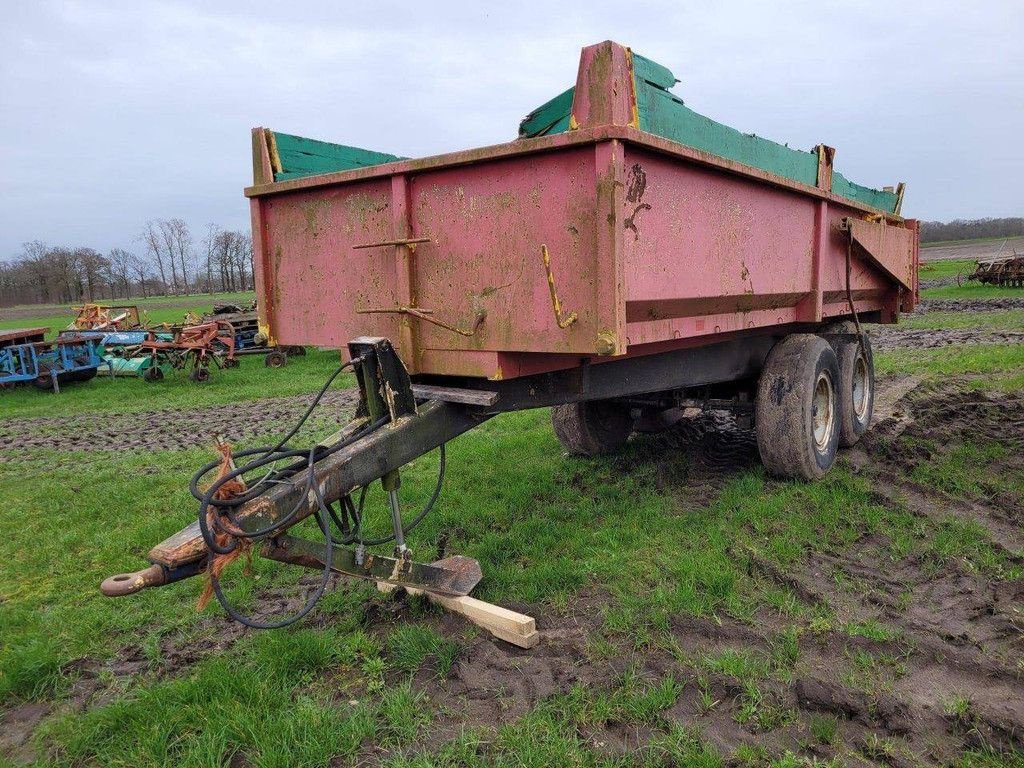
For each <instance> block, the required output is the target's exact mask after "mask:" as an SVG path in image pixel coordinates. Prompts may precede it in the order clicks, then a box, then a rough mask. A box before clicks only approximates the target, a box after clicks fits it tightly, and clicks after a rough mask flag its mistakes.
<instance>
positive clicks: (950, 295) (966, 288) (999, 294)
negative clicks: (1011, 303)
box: [921, 281, 1024, 299]
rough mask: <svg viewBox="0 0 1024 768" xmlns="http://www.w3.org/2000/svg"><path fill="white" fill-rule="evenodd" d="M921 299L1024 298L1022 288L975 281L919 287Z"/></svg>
mask: <svg viewBox="0 0 1024 768" xmlns="http://www.w3.org/2000/svg"><path fill="white" fill-rule="evenodd" d="M921 298H922V299H1019V298H1024V290H1022V289H1020V288H1002V287H999V286H994V285H982V284H981V283H977V282H966V281H965V282H964V284H963V285H962V286H959V285H943V286H940V287H938V288H923V289H921Z"/></svg>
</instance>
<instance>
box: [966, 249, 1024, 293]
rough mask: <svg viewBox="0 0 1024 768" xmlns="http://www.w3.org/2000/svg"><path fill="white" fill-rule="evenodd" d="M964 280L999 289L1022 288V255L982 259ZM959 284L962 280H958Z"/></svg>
mask: <svg viewBox="0 0 1024 768" xmlns="http://www.w3.org/2000/svg"><path fill="white" fill-rule="evenodd" d="M966 279H967V280H968V281H970V280H977V281H978V282H979V283H981V284H982V285H996V286H999V287H1001V288H1024V254H1018V253H1014V254H1013V256H1004V257H1003V258H996V259H982V260H980V261H978V262H977V266H976V267H975V269H974V271H973V272H972V273H971V274H969V275H967V277H966ZM958 282H959V283H960V284H962V283H963V280H958Z"/></svg>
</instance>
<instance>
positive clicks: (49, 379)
mask: <svg viewBox="0 0 1024 768" xmlns="http://www.w3.org/2000/svg"><path fill="white" fill-rule="evenodd" d="M37 370H38V371H39V375H38V376H36V377H35V378H34V379H32V385H33V386H34V387H35V388H36V389H41V390H43V391H44V392H49V391H50V390H52V389H53V376H51V375H50V366H49V365H46V364H45V363H39V366H38V368H37Z"/></svg>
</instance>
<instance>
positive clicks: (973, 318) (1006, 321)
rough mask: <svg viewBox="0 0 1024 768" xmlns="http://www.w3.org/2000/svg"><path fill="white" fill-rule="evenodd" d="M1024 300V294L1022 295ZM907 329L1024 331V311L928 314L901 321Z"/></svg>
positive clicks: (1003, 310)
mask: <svg viewBox="0 0 1024 768" xmlns="http://www.w3.org/2000/svg"><path fill="white" fill-rule="evenodd" d="M1021 296H1022V298H1024V293H1022V294H1021ZM900 325H901V326H903V327H905V328H942V329H949V330H961V329H965V328H966V329H971V330H982V331H1024V309H1001V310H997V311H994V312H926V313H925V314H923V315H906V316H904V317H903V318H901V319H900Z"/></svg>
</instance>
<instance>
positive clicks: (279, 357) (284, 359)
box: [263, 349, 288, 368]
mask: <svg viewBox="0 0 1024 768" xmlns="http://www.w3.org/2000/svg"><path fill="white" fill-rule="evenodd" d="M263 364H264V365H265V366H267V368H283V367H284V366H286V365H287V364H288V355H286V354H285V353H284V352H282V351H281V350H279V349H275V350H274V351H273V352H267V356H266V357H265V358H263Z"/></svg>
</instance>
